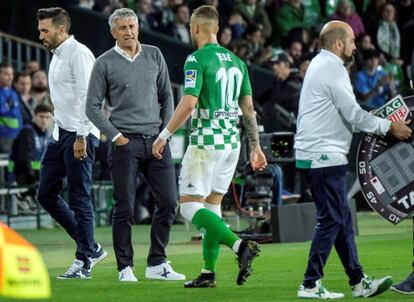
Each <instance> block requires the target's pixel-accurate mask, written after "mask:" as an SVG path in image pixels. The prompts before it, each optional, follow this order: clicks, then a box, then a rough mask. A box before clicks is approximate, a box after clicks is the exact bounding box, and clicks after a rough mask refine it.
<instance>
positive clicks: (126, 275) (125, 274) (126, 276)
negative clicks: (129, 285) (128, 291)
mask: <svg viewBox="0 0 414 302" xmlns="http://www.w3.org/2000/svg"><path fill="white" fill-rule="evenodd" d="M118 280H119V281H122V282H137V281H138V279H137V277H135V275H134V269H133V268H132V267H130V266H127V267H125V268H123V269H122V270H121V271H120V272H119V277H118Z"/></svg>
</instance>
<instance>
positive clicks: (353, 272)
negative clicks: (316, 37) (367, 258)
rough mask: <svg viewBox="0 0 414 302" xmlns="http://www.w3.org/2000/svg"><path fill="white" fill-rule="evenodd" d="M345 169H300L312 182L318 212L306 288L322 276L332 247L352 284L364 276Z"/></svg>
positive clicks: (343, 167) (339, 167) (305, 281)
mask: <svg viewBox="0 0 414 302" xmlns="http://www.w3.org/2000/svg"><path fill="white" fill-rule="evenodd" d="M346 170H347V166H346V165H343V166H334V167H326V168H317V169H301V171H302V172H303V173H304V176H305V178H306V181H307V183H309V186H310V190H311V192H312V197H313V200H314V201H315V205H316V213H317V217H316V218H317V225H316V228H315V233H314V236H313V239H312V245H311V248H310V252H309V260H308V267H307V269H306V272H305V279H304V281H303V285H304V286H305V287H308V288H312V287H314V286H315V281H316V280H318V279H321V278H322V277H323V268H324V266H325V264H326V261H327V260H328V256H329V253H330V252H331V249H332V247H333V246H335V249H336V251H337V253H338V256H339V258H340V259H341V262H342V265H343V266H344V268H345V272H346V274H347V275H348V277H349V284H350V285H351V286H352V285H356V284H358V283H359V282H360V281H361V279H362V277H363V272H362V267H361V265H360V264H359V261H358V253H357V249H356V246H355V239H354V231H353V229H352V217H351V210H350V209H349V206H348V200H347V196H346Z"/></svg>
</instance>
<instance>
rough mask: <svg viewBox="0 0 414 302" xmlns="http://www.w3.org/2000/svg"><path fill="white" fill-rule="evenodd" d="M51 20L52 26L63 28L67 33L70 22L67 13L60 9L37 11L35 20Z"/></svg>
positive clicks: (49, 8) (52, 8) (50, 8)
mask: <svg viewBox="0 0 414 302" xmlns="http://www.w3.org/2000/svg"><path fill="white" fill-rule="evenodd" d="M44 19H52V24H53V25H54V26H64V27H65V28H66V31H67V32H69V30H70V26H71V25H72V22H71V21H70V17H69V15H68V13H67V12H66V11H65V10H64V9H63V8H60V7H48V8H41V9H39V10H38V11H37V20H38V21H40V20H44Z"/></svg>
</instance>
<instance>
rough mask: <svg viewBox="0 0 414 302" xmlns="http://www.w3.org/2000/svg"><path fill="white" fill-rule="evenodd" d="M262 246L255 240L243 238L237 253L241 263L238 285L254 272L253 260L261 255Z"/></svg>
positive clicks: (238, 260)
mask: <svg viewBox="0 0 414 302" xmlns="http://www.w3.org/2000/svg"><path fill="white" fill-rule="evenodd" d="M259 253H260V247H259V245H258V244H257V243H256V242H254V241H245V240H243V241H242V242H241V243H240V248H239V251H238V253H237V255H238V257H237V262H238V263H239V275H238V276H237V285H243V283H244V282H245V281H246V280H247V278H248V277H249V276H250V275H251V274H252V262H253V260H254V258H256V257H257V256H259Z"/></svg>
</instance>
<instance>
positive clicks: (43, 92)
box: [31, 69, 53, 108]
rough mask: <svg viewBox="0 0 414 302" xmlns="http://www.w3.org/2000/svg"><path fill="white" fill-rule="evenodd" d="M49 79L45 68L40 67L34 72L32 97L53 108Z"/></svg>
mask: <svg viewBox="0 0 414 302" xmlns="http://www.w3.org/2000/svg"><path fill="white" fill-rule="evenodd" d="M48 87H49V85H48V80H47V75H46V72H45V71H44V70H43V69H39V70H37V71H35V72H33V73H32V91H31V94H32V97H33V99H34V100H35V101H36V105H37V104H45V105H48V106H49V107H51V108H53V105H52V101H51V99H50V94H49V91H48Z"/></svg>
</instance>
